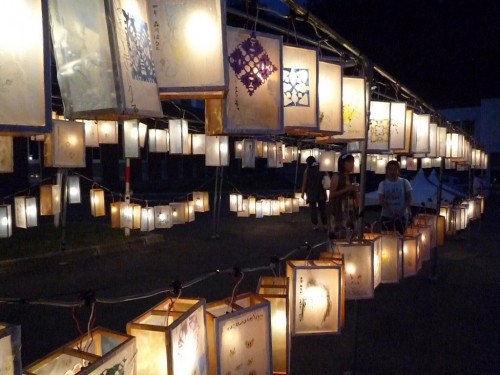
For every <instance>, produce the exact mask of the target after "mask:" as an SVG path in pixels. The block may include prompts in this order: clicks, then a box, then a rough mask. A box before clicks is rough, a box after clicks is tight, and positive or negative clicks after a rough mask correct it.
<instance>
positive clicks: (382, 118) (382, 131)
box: [366, 100, 391, 151]
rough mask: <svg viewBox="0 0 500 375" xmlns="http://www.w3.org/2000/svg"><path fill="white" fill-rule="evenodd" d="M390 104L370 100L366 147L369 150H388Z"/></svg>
mask: <svg viewBox="0 0 500 375" xmlns="http://www.w3.org/2000/svg"><path fill="white" fill-rule="evenodd" d="M390 119H391V104H390V103H389V102H380V101H375V100H372V101H371V102H370V123H369V125H368V141H367V143H366V147H367V149H368V150H370V151H389V141H390V134H391V133H390Z"/></svg>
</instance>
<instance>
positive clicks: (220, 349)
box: [206, 293, 273, 375]
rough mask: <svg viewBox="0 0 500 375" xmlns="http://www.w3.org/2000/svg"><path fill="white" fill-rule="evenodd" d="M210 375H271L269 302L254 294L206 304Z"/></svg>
mask: <svg viewBox="0 0 500 375" xmlns="http://www.w3.org/2000/svg"><path fill="white" fill-rule="evenodd" d="M206 318H207V335H208V348H209V353H210V361H209V362H210V367H211V369H210V374H212V375H215V374H229V373H237V372H238V370H239V369H240V367H241V364H242V363H243V364H244V365H245V373H248V374H271V373H272V368H273V367H272V366H273V364H272V351H271V345H272V344H271V308H270V303H269V301H267V300H266V299H264V298H263V297H261V296H259V295H257V294H254V293H245V294H241V295H238V296H235V297H234V298H233V299H232V300H229V299H226V300H223V301H216V302H212V303H209V304H207V314H206Z"/></svg>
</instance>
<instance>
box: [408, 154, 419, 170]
mask: <svg viewBox="0 0 500 375" xmlns="http://www.w3.org/2000/svg"><path fill="white" fill-rule="evenodd" d="M406 169H408V170H409V171H416V170H417V169H418V159H417V158H410V157H407V158H406Z"/></svg>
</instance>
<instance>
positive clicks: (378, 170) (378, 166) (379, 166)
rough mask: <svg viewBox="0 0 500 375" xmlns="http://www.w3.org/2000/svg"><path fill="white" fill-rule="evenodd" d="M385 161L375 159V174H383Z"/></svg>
mask: <svg viewBox="0 0 500 375" xmlns="http://www.w3.org/2000/svg"><path fill="white" fill-rule="evenodd" d="M386 165H387V161H386V160H385V159H376V163H375V174H385V166H386Z"/></svg>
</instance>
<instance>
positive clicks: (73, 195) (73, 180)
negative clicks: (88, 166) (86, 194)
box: [66, 176, 82, 204]
mask: <svg viewBox="0 0 500 375" xmlns="http://www.w3.org/2000/svg"><path fill="white" fill-rule="evenodd" d="M66 186H67V189H68V190H67V191H68V202H69V203H70V204H74V203H82V195H81V193H80V177H79V176H68V178H67V179H66Z"/></svg>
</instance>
